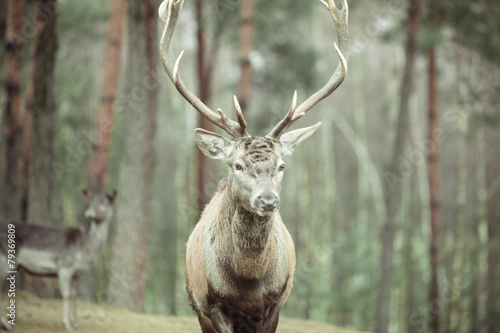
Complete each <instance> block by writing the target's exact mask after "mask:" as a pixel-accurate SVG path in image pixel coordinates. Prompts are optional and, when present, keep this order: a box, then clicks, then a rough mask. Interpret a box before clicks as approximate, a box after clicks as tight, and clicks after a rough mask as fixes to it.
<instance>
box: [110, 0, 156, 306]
mask: <svg viewBox="0 0 500 333" xmlns="http://www.w3.org/2000/svg"><path fill="white" fill-rule="evenodd" d="M156 13H157V7H156V1H154V0H131V1H129V9H128V17H129V20H128V28H127V40H128V51H127V52H128V58H127V64H126V72H125V82H126V85H125V94H127V95H128V97H129V98H127V101H128V103H127V106H126V110H125V111H124V122H125V124H124V130H125V132H126V133H127V135H126V136H125V137H124V151H123V157H122V161H121V164H120V170H119V179H118V182H119V188H120V194H119V201H118V208H117V213H116V215H117V217H116V218H117V220H118V221H120V223H119V224H118V225H117V228H116V234H115V238H114V241H113V250H112V263H111V271H110V281H109V287H108V296H109V302H110V303H111V304H113V305H117V306H121V307H125V308H127V309H130V310H133V311H136V312H143V311H144V299H145V292H146V278H147V275H146V272H147V265H148V234H149V224H150V218H151V216H150V211H151V185H152V184H151V183H152V171H153V144H154V133H155V117H156V107H157V102H156V98H157V88H158V84H157V80H158V79H157V76H156V55H157V54H158V49H157V45H158V44H157V40H156V39H157V38H156V35H157V33H156V22H157V17H156Z"/></svg>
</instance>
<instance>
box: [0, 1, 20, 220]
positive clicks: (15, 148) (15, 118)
mask: <svg viewBox="0 0 500 333" xmlns="http://www.w3.org/2000/svg"><path fill="white" fill-rule="evenodd" d="M6 15H7V24H6V37H5V56H4V57H5V59H4V70H5V92H6V103H5V107H4V111H3V112H4V116H3V119H4V135H5V141H4V142H5V173H4V176H5V180H4V184H5V186H3V193H2V195H3V199H2V211H3V215H4V217H6V218H12V219H21V218H22V196H23V154H22V151H23V147H22V146H23V144H22V142H23V136H22V131H23V127H22V114H21V108H22V100H21V98H22V94H21V90H22V71H21V57H22V49H23V46H24V36H23V15H24V0H9V1H8V2H7V14H6Z"/></svg>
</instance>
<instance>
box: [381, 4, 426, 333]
mask: <svg viewBox="0 0 500 333" xmlns="http://www.w3.org/2000/svg"><path fill="white" fill-rule="evenodd" d="M420 7H421V0H411V1H410V4H409V7H408V30H407V37H406V47H405V53H406V64H405V69H404V75H403V80H402V83H401V90H400V102H399V112H398V121H397V128H396V136H395V139H394V146H393V150H392V155H391V159H390V161H389V163H388V167H387V170H386V172H385V173H384V178H385V179H384V180H385V181H384V184H385V204H386V208H387V218H386V221H385V224H384V226H383V228H382V233H381V243H382V250H381V251H382V252H381V264H380V268H381V271H382V275H381V278H380V288H379V295H378V304H377V329H376V331H377V332H379V333H387V332H388V330H389V322H390V305H391V288H392V279H393V272H394V265H393V255H394V237H395V235H396V230H397V215H398V213H399V210H400V203H401V185H402V184H401V182H402V175H401V174H400V171H399V169H400V157H401V156H402V155H403V154H404V153H405V149H406V144H407V141H408V137H407V136H408V129H409V104H410V95H411V92H412V81H413V67H414V63H415V53H416V49H417V34H418V26H419V23H420Z"/></svg>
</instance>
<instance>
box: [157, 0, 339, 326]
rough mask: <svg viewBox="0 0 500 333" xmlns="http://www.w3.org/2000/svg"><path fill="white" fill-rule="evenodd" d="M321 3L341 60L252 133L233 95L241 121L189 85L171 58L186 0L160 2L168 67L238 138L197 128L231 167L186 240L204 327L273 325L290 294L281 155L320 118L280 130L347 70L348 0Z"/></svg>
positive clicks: (210, 150) (190, 287)
mask: <svg viewBox="0 0 500 333" xmlns="http://www.w3.org/2000/svg"><path fill="white" fill-rule="evenodd" d="M321 2H322V3H323V5H324V6H325V7H326V8H327V9H328V10H329V12H330V13H331V15H332V17H333V19H334V21H335V24H336V28H337V34H338V40H339V45H340V49H339V47H337V45H335V49H336V50H337V54H338V56H339V58H340V63H339V65H338V67H337V69H336V70H335V72H334V74H333V75H332V77H331V78H330V80H329V81H328V83H327V84H326V85H325V86H324V87H323V88H321V89H320V90H319V91H318V92H316V93H315V94H314V95H312V96H311V97H309V98H308V99H307V100H306V101H304V102H303V103H302V104H301V105H299V106H298V107H296V102H297V93H296V92H295V94H294V96H293V102H292V106H291V108H290V111H289V112H288V114H287V115H286V116H285V117H284V119H283V120H281V121H280V122H279V123H278V124H277V125H276V126H275V127H274V128H273V130H272V131H271V132H270V133H269V134H268V135H266V136H265V137H251V136H250V134H249V133H248V131H247V124H246V121H245V119H244V118H243V113H242V111H241V108H240V106H239V104H238V101H237V99H236V97H235V98H234V103H235V107H236V113H237V118H238V122H235V121H232V120H230V119H228V118H227V116H226V115H225V113H224V112H223V111H222V110H221V109H218V110H217V111H218V112H217V113H216V112H214V111H212V110H211V109H210V108H208V107H207V106H206V105H205V104H204V103H203V102H202V101H200V99H199V98H197V97H196V96H195V95H194V94H193V93H192V92H191V91H189V90H188V89H187V88H186V86H185V84H184V83H183V81H182V80H181V78H180V77H179V63H180V60H181V58H182V53H181V55H180V56H179V58H177V61H176V62H175V63H173V62H172V61H171V59H170V58H169V53H170V42H171V40H172V36H173V34H174V30H175V26H176V23H177V20H178V18H179V15H180V11H181V9H182V5H183V4H184V0H165V1H164V2H163V3H162V4H161V6H160V9H159V16H160V19H161V20H162V21H163V24H164V26H165V28H164V32H163V36H162V39H161V43H160V54H161V58H162V62H163V65H164V67H165V70H166V72H167V74H168V75H169V77H170V79H171V80H172V81H173V83H174V85H175V87H176V88H177V90H178V91H179V92H180V93H181V95H182V96H183V97H184V98H185V99H186V100H187V101H188V102H189V103H190V104H191V105H192V106H193V107H194V108H195V109H196V110H198V111H199V112H200V113H201V114H202V115H203V116H204V117H206V118H207V119H208V120H210V121H211V122H212V123H214V124H215V125H217V126H218V127H220V128H222V129H223V130H224V131H226V132H227V133H228V134H229V135H231V136H232V137H233V138H234V141H230V140H227V139H225V138H224V137H222V136H220V135H218V134H215V133H211V132H207V131H205V130H202V129H196V130H195V133H194V134H195V141H196V143H197V145H198V147H199V148H200V149H201V150H202V151H203V153H204V154H206V155H207V156H209V157H211V158H213V159H220V160H223V161H224V162H225V163H226V164H227V165H228V167H229V177H228V178H227V179H224V180H223V181H221V183H220V185H219V190H218V191H217V193H216V194H215V195H214V197H213V198H212V200H211V201H210V203H209V204H208V205H207V206H206V207H205V209H204V211H203V213H202V215H201V218H200V221H199V222H198V224H197V225H196V227H195V229H194V230H193V233H192V234H191V236H190V237H189V240H188V243H187V254H186V289H187V293H188V298H189V302H190V305H191V307H192V308H193V309H194V310H195V311H196V313H197V314H198V319H199V322H200V326H201V329H202V331H203V332H204V333H208V332H218V333H229V332H260V333H264V332H265V333H267V332H275V331H276V327H277V326H278V320H279V311H280V310H281V308H282V307H283V305H284V304H285V301H286V299H287V297H288V295H289V294H290V289H291V288H292V281H293V273H294V269H295V251H294V246H293V241H292V238H291V236H290V234H289V233H288V231H287V229H286V227H285V225H284V224H283V221H282V220H281V217H280V214H279V212H278V208H279V204H280V199H279V193H280V187H281V180H282V178H283V170H284V168H285V164H284V162H283V157H284V156H286V155H289V154H291V153H292V151H293V149H294V148H295V146H297V145H298V144H299V143H300V142H302V141H303V140H305V139H307V138H308V137H309V136H310V135H311V134H313V132H314V131H315V130H316V129H317V128H318V127H319V126H320V125H321V123H317V124H316V125H313V126H311V127H307V128H303V129H298V130H294V131H290V132H288V133H285V134H283V135H282V133H283V132H284V131H285V130H286V129H287V128H288V127H289V126H290V125H292V124H293V123H295V122H296V121H297V120H298V119H300V118H302V117H303V116H304V115H305V114H306V112H307V111H309V110H310V109H311V108H312V107H313V106H315V105H316V104H317V103H318V102H320V101H321V100H322V99H324V98H325V97H327V96H328V95H330V94H331V93H332V92H333V91H334V90H335V89H337V87H338V86H340V84H341V83H342V82H343V81H344V78H345V76H346V73H347V57H348V45H347V36H348V29H347V19H348V7H347V2H346V0H342V8H341V9H338V8H337V7H336V5H335V3H334V1H333V0H328V2H325V1H321Z"/></svg>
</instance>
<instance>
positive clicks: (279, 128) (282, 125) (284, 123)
mask: <svg viewBox="0 0 500 333" xmlns="http://www.w3.org/2000/svg"><path fill="white" fill-rule="evenodd" d="M296 108H297V90H295V93H294V94H293V98H292V106H290V110H289V111H288V113H287V114H286V116H285V118H283V119H282V120H281V121H280V122H279V123H278V124H277V125H276V126H274V128H273V130H272V131H271V133H269V134H268V135H267V137H269V138H273V139H278V138H279V136H280V134H281V133H283V131H284V130H285V129H286V128H287V127H288V126H290V124H291V121H292V119H293V115H294V113H295V109H296Z"/></svg>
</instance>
